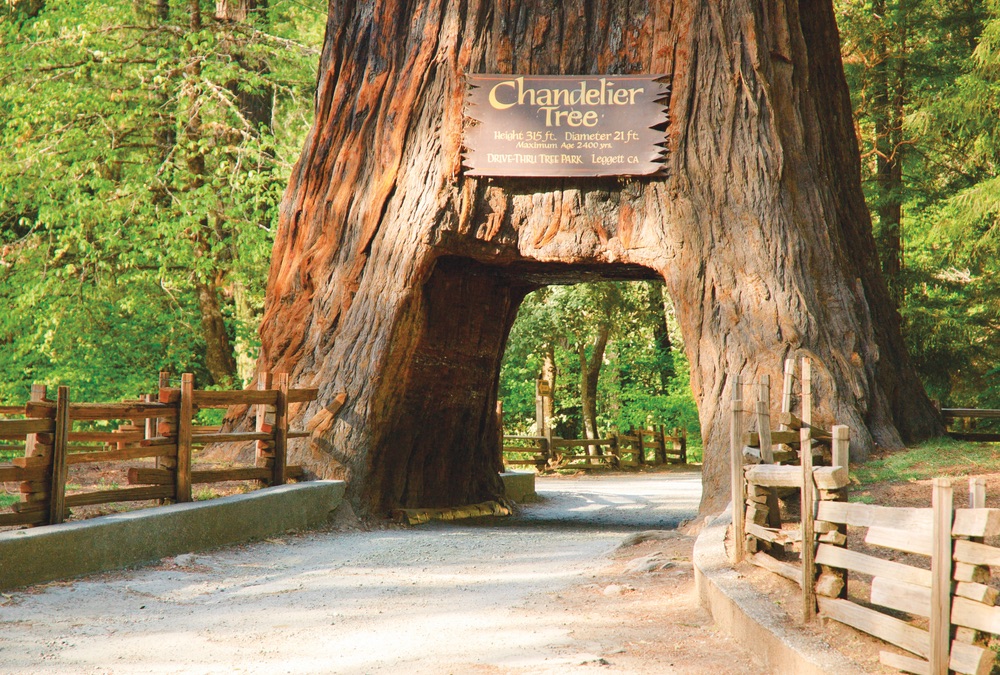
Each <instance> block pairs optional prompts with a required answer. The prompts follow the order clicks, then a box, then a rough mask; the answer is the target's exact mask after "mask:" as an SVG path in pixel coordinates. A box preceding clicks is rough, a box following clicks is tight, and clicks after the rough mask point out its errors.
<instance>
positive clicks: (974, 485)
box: [969, 477, 986, 509]
mask: <svg viewBox="0 0 1000 675" xmlns="http://www.w3.org/2000/svg"><path fill="white" fill-rule="evenodd" d="M969 508H970V509H985V508H986V479H985V478H982V477H980V478H970V479H969Z"/></svg>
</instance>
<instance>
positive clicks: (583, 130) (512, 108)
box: [463, 75, 668, 177]
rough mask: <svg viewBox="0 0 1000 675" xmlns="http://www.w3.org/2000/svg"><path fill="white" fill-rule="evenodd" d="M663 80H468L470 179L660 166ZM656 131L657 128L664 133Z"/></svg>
mask: <svg viewBox="0 0 1000 675" xmlns="http://www.w3.org/2000/svg"><path fill="white" fill-rule="evenodd" d="M662 77H663V76H662V75H614V76H613V75H544V76H543V75H470V76H469V90H468V96H467V100H466V102H467V110H466V117H467V120H466V130H465V147H466V154H465V157H464V161H463V164H464V165H465V167H466V171H465V173H466V175H469V176H539V177H540V176H642V175H648V174H651V173H655V172H656V171H658V170H659V169H660V167H661V166H662V164H663V157H664V153H665V150H664V147H663V143H664V141H665V135H664V132H663V131H662V125H664V124H665V123H666V121H667V111H666V108H665V104H664V103H663V99H664V98H665V97H666V95H667V91H668V87H667V85H666V84H663V83H661V82H657V80H658V79H660V78H662ZM654 127H660V129H661V130H658V129H655V128H654Z"/></svg>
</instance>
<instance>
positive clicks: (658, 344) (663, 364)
mask: <svg viewBox="0 0 1000 675" xmlns="http://www.w3.org/2000/svg"><path fill="white" fill-rule="evenodd" d="M649 312H650V314H652V315H653V316H654V317H656V320H655V322H654V323H653V348H654V349H655V350H656V362H657V365H658V370H659V376H660V393H661V394H666V393H667V391H669V390H670V380H671V379H673V377H674V375H675V371H674V362H673V358H672V356H671V353H670V352H671V349H672V345H671V344H670V329H669V326H668V325H667V307H666V302H665V301H664V298H663V285H662V284H651V288H650V293H649Z"/></svg>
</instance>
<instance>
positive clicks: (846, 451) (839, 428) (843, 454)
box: [828, 424, 851, 599]
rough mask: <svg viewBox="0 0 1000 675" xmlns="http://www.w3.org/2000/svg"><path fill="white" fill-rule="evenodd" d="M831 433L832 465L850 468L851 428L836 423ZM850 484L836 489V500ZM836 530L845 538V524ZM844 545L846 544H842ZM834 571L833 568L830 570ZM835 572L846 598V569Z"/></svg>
mask: <svg viewBox="0 0 1000 675" xmlns="http://www.w3.org/2000/svg"><path fill="white" fill-rule="evenodd" d="M831 435H832V436H833V447H832V454H833V462H832V463H833V465H834V466H842V467H844V468H845V469H849V468H850V447H851V428H850V427H849V426H847V425H846V424H837V425H835V426H834V427H833V430H832V433H831ZM850 489H851V488H850V486H849V484H848V485H845V486H844V487H842V488H840V489H839V490H837V499H836V501H838V502H846V501H847V500H848V495H849V492H850ZM837 531H838V532H840V533H841V534H842V535H844V537H845V539H846V537H847V525H837ZM844 546H846V544H844ZM828 569H829V568H828ZM830 571H834V570H832V569H831V570H830ZM836 573H837V574H838V575H839V576H840V578H841V580H842V581H843V582H844V587H843V588H841V589H840V594H839V596H840V597H841V598H845V599H846V598H847V574H848V572H847V569H846V568H844V569H838V570H836Z"/></svg>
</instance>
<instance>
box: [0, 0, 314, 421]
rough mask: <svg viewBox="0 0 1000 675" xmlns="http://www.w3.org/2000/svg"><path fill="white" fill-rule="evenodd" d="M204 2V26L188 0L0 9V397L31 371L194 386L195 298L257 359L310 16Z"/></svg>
mask: <svg viewBox="0 0 1000 675" xmlns="http://www.w3.org/2000/svg"><path fill="white" fill-rule="evenodd" d="M203 5H204V7H203V8H202V16H201V17H199V18H200V19H201V26H202V27H201V28H197V27H196V26H195V24H194V22H193V14H192V12H191V9H190V5H189V4H188V3H184V4H176V5H171V6H170V11H169V13H168V14H167V15H166V16H159V17H158V16H155V15H154V14H153V7H154V5H153V4H152V3H149V4H128V3H125V4H122V3H112V2H106V1H98V2H79V0H62V1H60V0H50V1H49V2H46V3H45V4H44V6H42V7H41V9H40V10H39V11H37V14H35V15H31V14H30V13H24V12H19V11H17V9H16V8H17V6H18V5H9V6H8V8H7V11H6V13H0V44H3V45H4V47H3V49H2V50H0V305H2V306H4V307H5V309H9V310H10V311H5V312H3V313H0V373H2V377H0V400H8V401H23V400H24V399H25V398H26V396H27V391H28V388H29V387H30V384H31V383H32V382H47V383H50V384H56V383H59V384H67V385H69V386H71V387H73V389H74V397H86V398H91V399H108V398H118V397H121V396H134V395H135V394H136V393H138V392H140V391H150V390H152V389H154V388H155V385H156V373H157V371H159V370H160V369H169V370H172V371H174V372H181V371H193V372H194V373H195V374H196V377H197V381H198V382H199V384H200V385H204V384H209V383H210V382H212V381H213V380H214V379H218V377H217V374H216V373H211V372H209V369H208V364H207V362H206V357H205V354H206V351H207V349H208V345H207V343H206V340H209V339H211V338H210V336H208V335H207V334H206V332H205V330H204V329H203V324H202V321H203V320H204V316H205V312H206V311H207V310H206V307H207V305H206V304H205V302H200V300H204V299H205V298H209V299H210V301H211V302H212V303H214V304H216V305H217V306H218V311H219V312H220V313H221V315H222V317H223V319H224V320H225V322H226V332H227V333H228V339H229V341H230V342H232V343H234V344H235V349H236V350H237V351H239V352H241V353H243V354H244V355H250V356H252V355H255V354H256V351H257V349H256V344H255V340H256V337H255V336H256V333H257V323H258V321H259V314H260V311H261V309H262V305H263V292H264V282H265V279H266V273H267V266H268V259H269V255H270V248H271V241H272V233H273V229H274V226H275V224H276V221H277V212H278V204H279V202H280V199H281V194H282V192H283V190H284V186H285V184H286V183H287V178H288V175H289V172H290V169H291V163H292V159H293V158H294V157H295V156H296V154H297V152H298V150H299V148H300V147H301V143H302V139H303V137H304V135H305V133H306V131H307V127H308V124H309V118H310V113H311V108H310V103H311V100H310V95H311V90H312V87H313V81H314V71H315V63H316V57H317V54H318V50H317V49H316V47H315V46H308V45H318V44H319V42H320V41H321V31H322V28H323V22H322V20H321V17H319V16H317V15H316V14H315V13H305V12H303V11H302V9H301V6H300V5H298V4H296V5H290V4H287V3H278V4H276V5H274V6H273V7H272V9H270V10H269V11H268V12H267V13H258V14H255V15H254V16H253V17H252V18H251V19H250V20H248V21H247V22H245V23H236V22H229V21H227V22H222V21H216V20H214V19H212V17H211V11H210V10H211V9H212V8H214V5H208V4H205V3H203ZM164 6H166V5H164ZM254 96H256V97H257V99H253V97H254ZM252 100H257V101H258V103H259V102H260V101H264V102H269V103H268V105H265V106H264V107H265V109H271V116H273V118H274V119H280V120H281V123H280V124H277V125H274V127H273V128H272V126H271V124H270V119H271V116H268V118H267V119H265V120H255V119H254V118H253V115H252V114H251V113H252V112H253V111H254V108H253V107H252V106H250V107H248V103H247V102H248V101H252ZM199 289H208V292H207V293H205V294H203V295H202V296H199Z"/></svg>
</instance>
